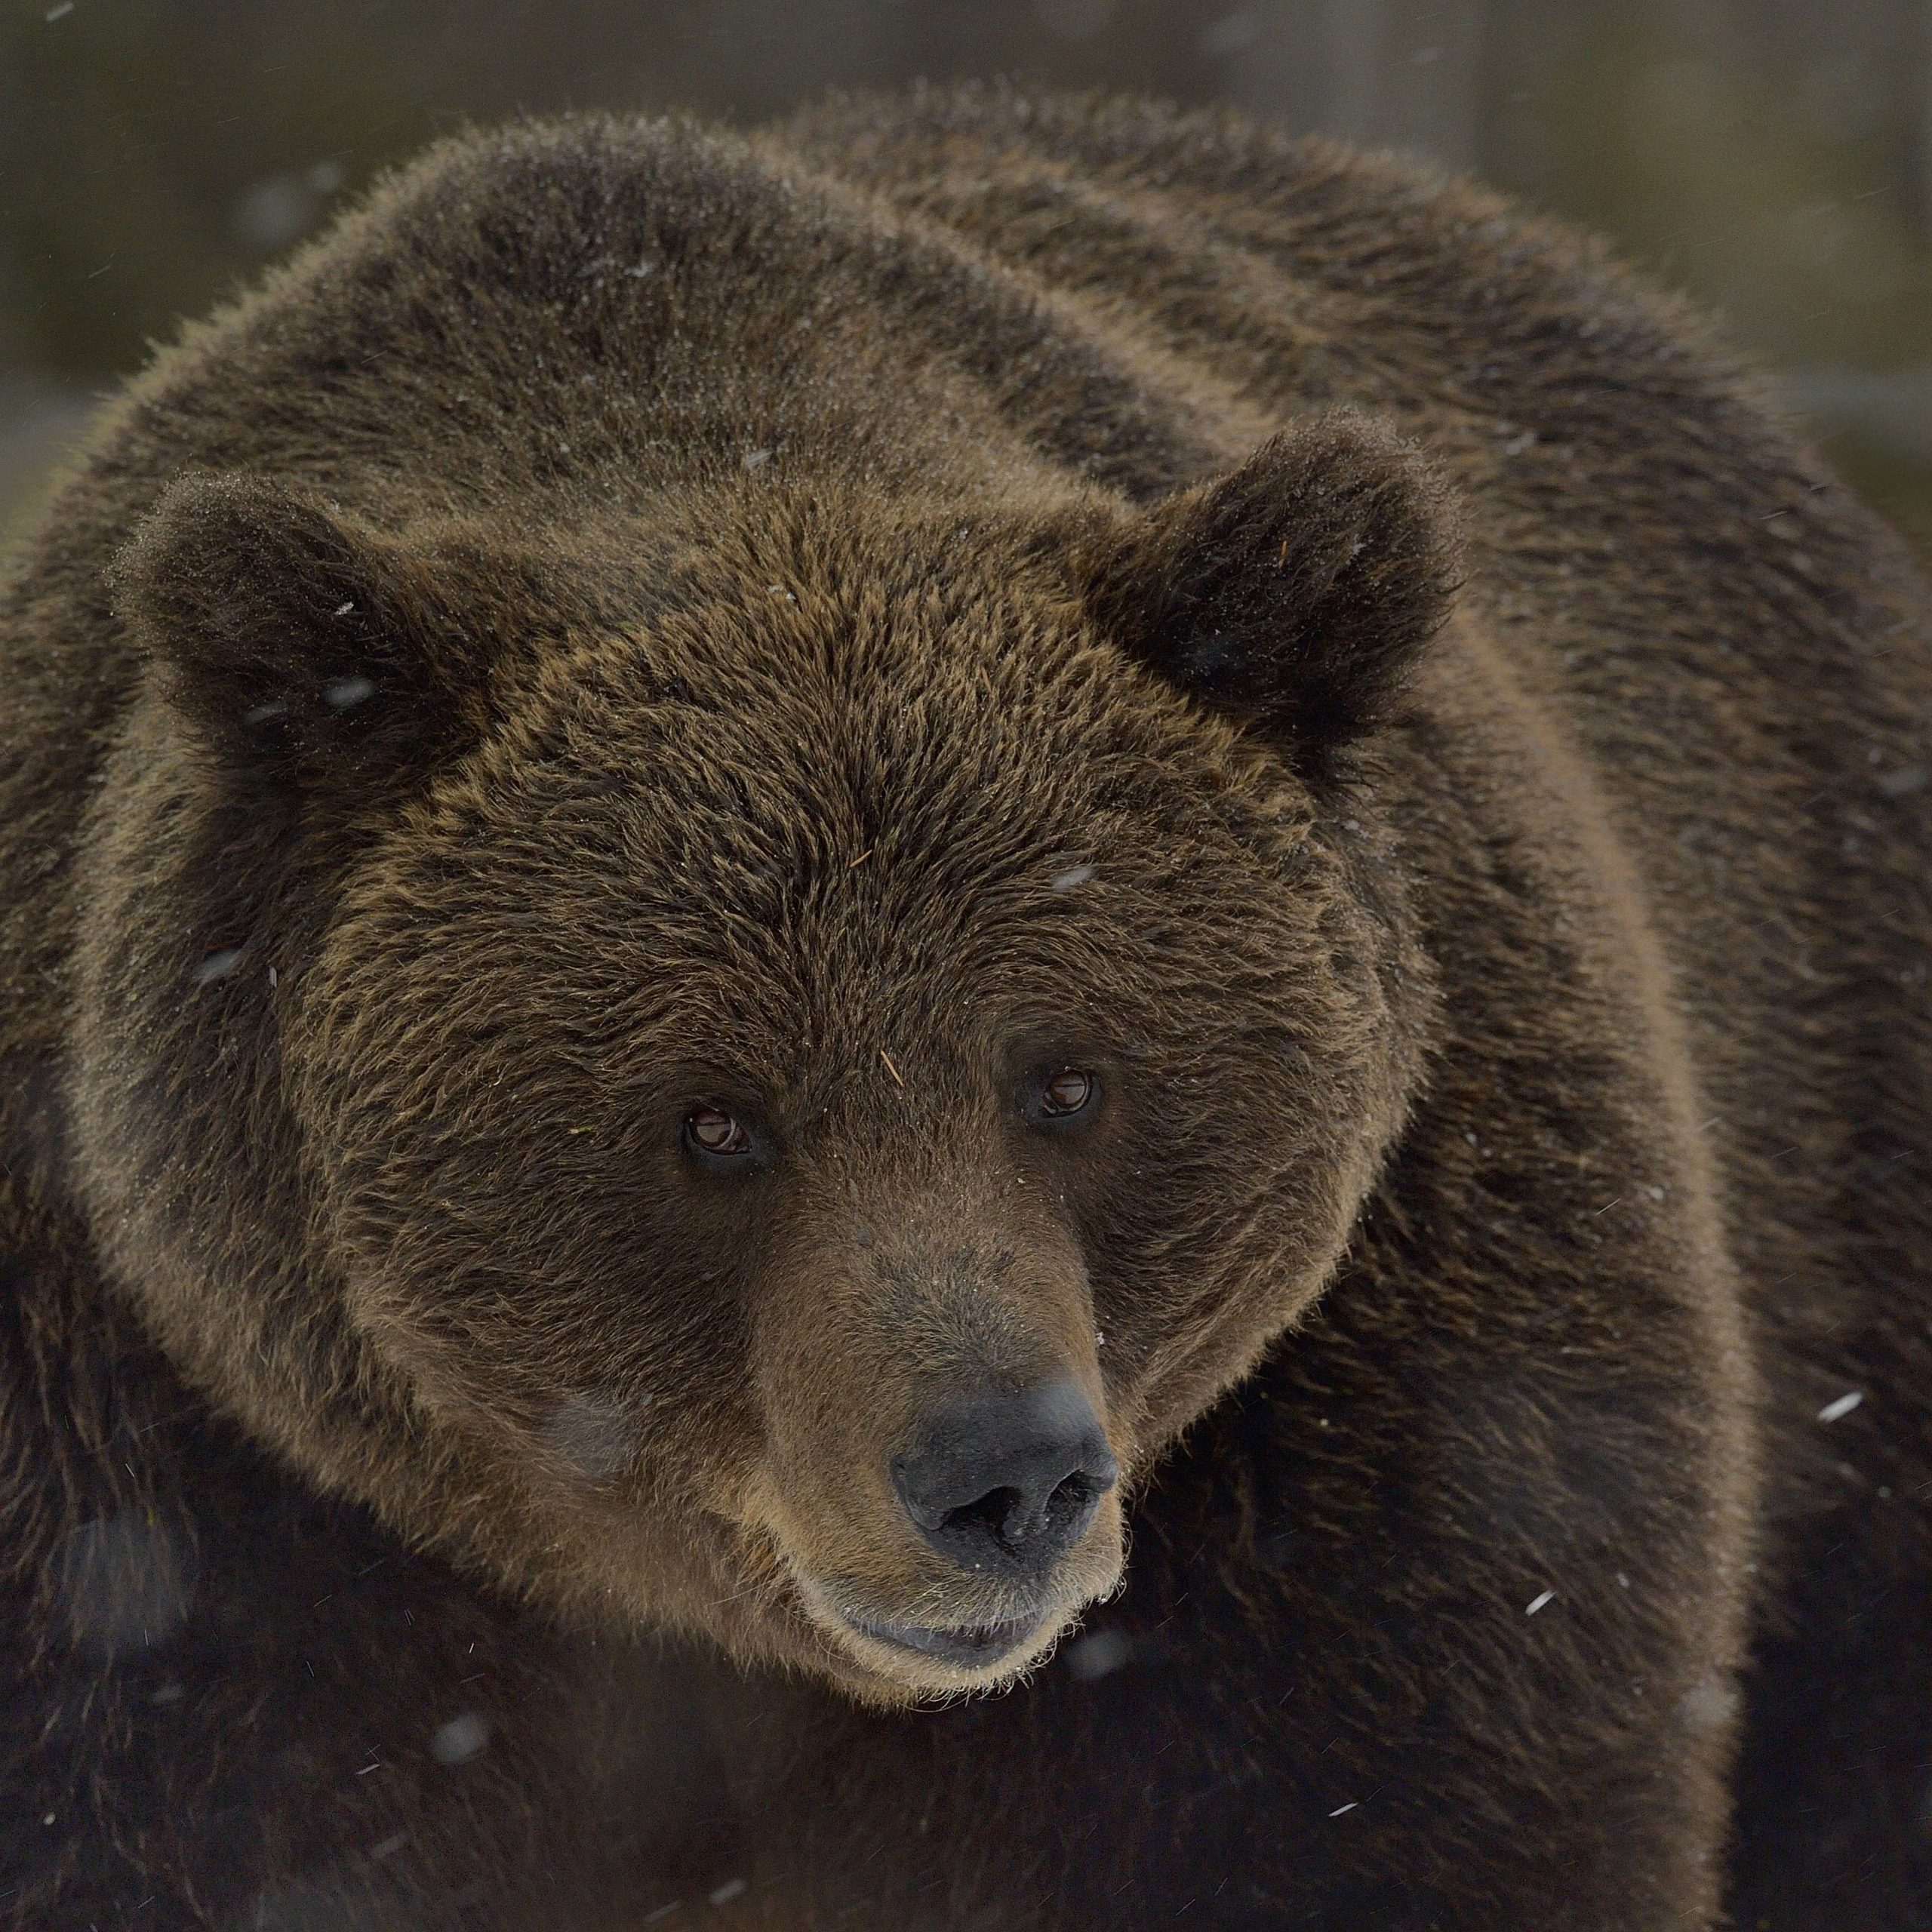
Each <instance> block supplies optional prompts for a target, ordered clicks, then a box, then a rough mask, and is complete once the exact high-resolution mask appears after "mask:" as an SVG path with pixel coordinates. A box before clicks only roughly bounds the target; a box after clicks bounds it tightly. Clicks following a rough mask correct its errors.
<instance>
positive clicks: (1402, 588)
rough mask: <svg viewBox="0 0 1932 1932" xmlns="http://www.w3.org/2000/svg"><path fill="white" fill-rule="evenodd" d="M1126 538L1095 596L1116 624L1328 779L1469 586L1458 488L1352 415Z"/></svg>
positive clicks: (1156, 512)
mask: <svg viewBox="0 0 1932 1932" xmlns="http://www.w3.org/2000/svg"><path fill="white" fill-rule="evenodd" d="M1110 548H1111V555H1109V557H1107V558H1105V559H1104V560H1103V561H1100V568H1099V570H1098V572H1097V576H1096V577H1095V578H1094V580H1093V581H1092V583H1091V586H1090V589H1089V596H1090V600H1091V603H1092V605H1093V607H1094V611H1095V614H1096V616H1097V618H1098V620H1099V621H1100V623H1101V624H1102V626H1103V628H1104V629H1106V632H1108V634H1109V635H1111V636H1112V638H1114V639H1115V641H1117V642H1118V643H1119V644H1120V645H1121V646H1122V647H1123V648H1124V649H1126V650H1127V651H1128V652H1129V653H1130V654H1131V655H1132V656H1134V657H1136V658H1137V659H1139V660H1140V661H1141V662H1142V663H1144V664H1146V666H1149V668H1150V669H1153V670H1155V671H1157V672H1160V673H1161V675H1163V676H1164V677H1166V678H1170V679H1171V681H1173V682H1174V684H1176V685H1179V686H1180V688H1181V689H1182V690H1183V691H1187V692H1189V693H1190V694H1192V695H1194V696H1195V697H1198V698H1200V699H1201V700H1203V701H1204V702H1205V703H1209V704H1211V705H1213V706H1215V707H1217V709H1222V710H1225V711H1227V712H1231V713H1232V714H1234V715H1236V716H1238V717H1241V718H1244V719H1249V720H1252V721H1254V723H1255V724H1257V726H1259V727H1260V728H1261V729H1263V730H1264V731H1266V732H1268V733H1269V735H1271V736H1272V737H1275V738H1276V739H1277V740H1279V741H1280V742H1281V743H1282V744H1283V746H1284V749H1287V750H1288V751H1289V752H1291V755H1294V757H1295V758H1296V760H1297V764H1299V765H1300V767H1301V768H1302V769H1303V770H1304V771H1306V772H1308V773H1309V774H1310V775H1311V776H1322V775H1324V774H1326V773H1327V771H1328V770H1329V769H1330V768H1331V764H1332V761H1333V759H1334V755H1335V754H1336V753H1337V752H1338V751H1340V750H1341V749H1343V747H1344V746H1347V745H1349V744H1350V743H1353V742H1354V741H1355V740H1358V739H1360V738H1361V737H1364V736H1365V735H1367V734H1369V733H1370V732H1371V731H1374V730H1375V729H1376V728H1377V726H1379V725H1380V724H1382V723H1383V722H1384V721H1386V718H1387V717H1388V715H1389V712H1390V710H1391V709H1392V706H1393V704H1394V703H1395V700H1396V699H1397V698H1398V696H1399V695H1400V694H1401V690H1402V688H1403V686H1404V683H1405V681H1406V680H1407V675H1408V673H1409V671H1410V669H1411V666H1412V665H1413V664H1414V661H1415V660H1416V658H1417V656H1418V655H1419V654H1420V651H1422V649H1423V647H1424V646H1425V645H1426V644H1427V643H1428V641H1429V639H1430V638H1431V637H1432V636H1433V635H1435V631H1436V630H1437V629H1438V626H1440V625H1441V623H1442V621H1443V620H1444V617H1446V616H1447V614H1448V609H1449V603H1450V599H1451V597H1452V596H1453V595H1454V592H1455V589H1456V582H1457V571H1456V564H1457V543H1456V540H1455V537H1454V528H1453V518H1452V513H1451V505H1450V502H1449V497H1448V493H1447V490H1446V489H1445V488H1444V486H1443V485H1442V484H1441V481H1439V480H1438V478H1437V477H1436V475H1435V472H1434V471H1433V470H1432V469H1430V468H1429V466H1428V465H1427V464H1426V463H1424V462H1423V460H1422V458H1421V457H1420V456H1419V455H1418V454H1417V452H1416V451H1414V448H1411V446H1410V445H1407V444H1406V443H1404V442H1403V441H1401V440H1400V439H1399V438H1397V437H1396V436H1395V435H1392V433H1391V432H1389V430H1387V429H1384V428H1383V426H1381V425H1380V424H1379V423H1375V422H1374V421H1372V420H1371V419H1369V418H1367V417H1362V416H1358V415H1355V414H1352V413H1351V412H1347V411H1342V412H1338V413H1337V414H1334V415H1331V416H1327V417H1321V418H1318V419H1317V420H1315V421H1313V422H1312V423H1308V424H1306V425H1305V426H1302V427H1300V428H1299V429H1293V430H1291V431H1289V432H1287V433H1285V434H1284V435H1279V436H1276V437H1275V438H1272V440H1271V441H1269V442H1267V443H1265V444H1263V445H1262V447H1261V448H1260V449H1259V450H1257V451H1256V452H1255V453H1254V455H1253V456H1251V457H1249V458H1248V459H1247V461H1246V462H1245V463H1243V464H1242V465H1241V467H1240V468H1239V469H1235V470H1234V471H1232V472H1230V473H1229V474H1228V475H1225V476H1222V477H1220V478H1216V479H1215V480H1214V481H1212V482H1209V483H1206V484H1203V485H1200V486H1199V487H1198V488H1195V489H1192V490H1189V491H1183V492H1182V493H1181V494H1178V495H1177V496H1174V497H1169V498H1168V499H1167V500H1165V501H1164V502H1163V503H1157V504H1155V506H1153V508H1152V509H1150V510H1149V511H1147V512H1145V513H1144V514H1143V515H1142V516H1140V518H1137V519H1136V521H1135V522H1134V525H1133V526H1131V529H1130V531H1128V534H1127V536H1126V538H1125V540H1124V543H1123V542H1121V541H1119V540H1118V539H1116V540H1115V543H1114V544H1113V545H1112V546H1110Z"/></svg>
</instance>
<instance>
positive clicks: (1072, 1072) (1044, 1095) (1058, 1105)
mask: <svg viewBox="0 0 1932 1932" xmlns="http://www.w3.org/2000/svg"><path fill="white" fill-rule="evenodd" d="M1099 1091H1100V1082H1099V1081H1097V1080H1096V1079H1095V1078H1094V1076H1093V1075H1091V1073H1088V1072H1084V1071H1083V1070H1082V1069H1081V1068H1079V1067H1077V1066H1063V1067H1062V1068H1061V1069H1060V1071H1059V1072H1057V1073H1056V1074H1055V1075H1054V1076H1053V1077H1052V1078H1051V1079H1050V1080H1048V1081H1047V1082H1046V1083H1045V1084H1044V1086H1042V1087H1041V1089H1040V1111H1041V1113H1043V1114H1044V1115H1046V1116H1047V1117H1048V1118H1049V1119H1050V1120H1065V1119H1066V1118H1068V1117H1069V1115H1074V1114H1077V1113H1082V1112H1084V1111H1085V1110H1086V1109H1088V1107H1090V1106H1092V1105H1093V1103H1094V1096H1095V1095H1096V1094H1097V1093H1098V1092H1099Z"/></svg>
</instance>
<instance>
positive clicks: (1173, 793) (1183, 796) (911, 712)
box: [332, 638, 1312, 1083]
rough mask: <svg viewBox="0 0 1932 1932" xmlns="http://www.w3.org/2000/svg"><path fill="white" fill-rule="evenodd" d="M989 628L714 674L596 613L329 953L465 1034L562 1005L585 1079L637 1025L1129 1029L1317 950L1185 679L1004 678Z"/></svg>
mask: <svg viewBox="0 0 1932 1932" xmlns="http://www.w3.org/2000/svg"><path fill="white" fill-rule="evenodd" d="M662 645H663V640H662V639H661V638H645V639H643V640H641V641H640V640H638V639H627V638H611V639H608V640H605V641H602V642H601V643H600V644H599V645H598V647H597V648H595V651H594V652H593V653H592V654H591V661H590V662H589V663H585V662H583V661H581V660H580V662H579V663H577V664H576V665H575V666H573V667H572V668H571V671H570V673H569V675H568V678H561V677H560V678H559V679H558V680H557V681H555V688H554V689H553V690H552V691H551V692H549V694H547V695H546V697H543V698H542V699H540V700H539V701H538V702H537V703H534V704H533V705H532V706H531V707H530V708H529V709H528V711H527V712H525V713H524V714H523V715H521V716H519V717H518V718H516V719H515V721H514V723H513V726H512V728H510V729H509V730H506V731H504V732H503V733H502V734H500V735H499V737H497V740H495V741H494V743H491V744H490V745H489V746H486V747H485V748H484V749H482V750H481V751H480V752H478V754H476V755H475V756H474V757H473V758H472V759H471V760H469V761H467V762H466V764H464V765H463V766H462V767H460V768H459V769H457V771H454V772H452V773H451V774H448V775H447V777H446V778H445V780H444V782H443V783H441V785H440V786H438V788H437V789H436V791H435V793H434V795H432V798H431V799H430V800H429V801H426V803H425V804H424V805H423V807H422V808H419V809H417V810H416V811H413V812H411V814H408V815H407V816H406V817H405V820H404V821H403V823H401V825H399V826H398V827H397V828H396V829H395V832H393V834H392V835H391V837H390V838H389V839H388V840H387V841H386V844H385V846H384V848H383V851H382V852H381V854H380V856H379V857H378V859H377V861H376V862H375V863H373V864H372V865H371V866H369V867H368V868H367V869H365V872H363V873H362V875H361V876H360V877H359V878H358V880H357V881H356V882H355V885H354V887H353V888H352V891H351V894H350V897H349V903H348V905H347V906H346V908H345V914H346V916H345V918H344V919H343V921H341V922H340V924H339V926H338V928H337V939H336V942H335V943H334V947H333V949H332V951H333V955H334V958H333V962H332V966H333V971H334V974H336V975H337V977H338V978H339V980H350V981H358V982H362V983H367V982H368V980H369V979H370V978H371V976H372V974H375V973H377V972H379V971H380V972H381V973H383V974H386V975H388V976H389V978H388V982H387V983H386V985H385V986H384V988H383V991H382V992H381V995H380V997H381V998H383V1000H384V1001H388V1002H391V1003H395V1002H398V1001H400V1002H401V1004H404V1005H407V1006H409V1007H412V1008H414V1007H419V1006H422V1007H431V1008H441V1009H442V1011H443V1012H444V1014H445V1026H447V1027H448V1029H451V1031H452V1033H453V1037H458V1038H460V1035H461V1033H462V1032H464V1031H466V1030H468V1028H467V1025H466V1019H467V1020H474V1019H475V1017H477V1016H478V1015H480V1014H483V1013H485V1011H488V1013H489V1014H491V1016H492V1018H493V1023H501V1022H502V1021H503V1020H504V1019H505V1018H506V1017H509V1018H510V1019H512V1020H513V1021H514V1020H519V1019H520V1020H521V1021H522V1022H524V1023H527V1025H528V1027H529V1028H530V1029H541V1030H543V1031H545V1032H550V1033H552V1034H555V1033H558V1032H562V1031H566V1030H568V1031H569V1032H572V1033H574V1035H575V1037H576V1038H577V1041H578V1044H579V1046H580V1049H581V1051H583V1053H584V1054H586V1056H587V1057H589V1059H590V1060H592V1063H594V1064H595V1066H597V1068H598V1071H599V1072H600V1075H602V1074H607V1073H611V1072H613V1071H614V1069H617V1068H620V1067H621V1066H624V1065H626V1063H634V1062H635V1060H636V1057H637V1056H638V1053H639V1051H640V1049H641V1048H647V1047H648V1048H650V1049H651V1050H652V1051H654V1052H655V1053H657V1054H661V1055H664V1056H667V1057H669V1056H674V1055H682V1056H685V1057H701V1058H702V1059H703V1060H704V1061H706V1063H710V1064H712V1065H715V1066H718V1067H721V1068H722V1069H725V1070H740V1069H741V1070H743V1071H744V1072H746V1073H748V1074H749V1073H753V1072H755V1073H756V1074H757V1075H758V1076H759V1077H760V1078H761V1079H764V1080H768V1081H778V1082H784V1083H789V1078H790V1077H791V1076H792V1074H794V1073H796V1074H797V1075H798V1076H799V1077H801V1078H802V1077H804V1069H805V1067H806V1066H807V1064H808V1062H810V1061H812V1060H820V1059H822V1058H823V1057H824V1056H825V1055H826V1054H831V1055H832V1057H834V1058H835V1059H838V1060H840V1061H841V1063H843V1062H846V1061H849V1060H850V1059H851V1056H852V1055H853V1054H854V1053H860V1052H863V1053H866V1054H869V1053H870V1052H871V1051H872V1048H874V1047H875V1046H876V1045H877V1044H878V1038H879V1036H880V1035H881V1031H882V1030H883V1031H884V1032H890V1033H891V1034H892V1035H894V1038H897V1039H898V1040H899V1041H902V1042H903V1043H906V1044H907V1046H908V1047H909V1048H910V1049H912V1050H914V1051H920V1052H923V1053H924V1054H927V1055H928V1056H929V1057H931V1056H943V1055H952V1054H964V1055H968V1056H971V1057H983V1049H984V1048H989V1047H992V1046H993V1045H994V1044H995V1041H1003V1042H1004V1043H1005V1044H1008V1045H1010V1044H1012V1043H1013V1042H1014V1041H1021V1040H1028V1039H1044V1038H1047V1037H1048V1036H1051V1035H1058V1036H1059V1037H1060V1038H1063V1039H1065V1038H1069V1037H1077V1036H1080V1035H1085V1036H1087V1037H1090V1038H1091V1037H1094V1036H1096V1035H1100V1034H1103V1033H1106V1032H1112V1033H1113V1034H1115V1035H1121V1034H1138V1033H1141V1032H1148V1031H1149V1030H1151V1029H1155V1027H1156V1026H1158V1020H1159V1016H1160V1015H1161V1012H1162V1011H1164V1010H1171V1008H1172V1007H1173V1006H1174V1002H1175V1001H1176V1000H1177V998H1185V997H1186V995H1187V994H1188V993H1189V992H1190V991H1192V990H1193V989H1196V988H1201V989H1206V988H1207V986H1210V985H1211V984H1218V983H1224V981H1225V980H1226V976H1227V975H1228V974H1229V973H1230V972H1239V971H1242V970H1243V968H1244V967H1245V968H1246V969H1247V971H1248V972H1249V973H1250V974H1252V975H1265V976H1266V977H1269V978H1271V979H1272V977H1274V976H1275V974H1276V973H1277V972H1278V971H1279V970H1280V968H1281V966H1282V964H1284V962H1285V961H1288V960H1291V958H1294V956H1295V955H1297V954H1300V953H1303V952H1305V951H1306V944H1307V932H1306V927H1307V924H1308V923H1309V920H1310V918H1312V911H1311V909H1310V908H1309V907H1308V906H1299V905H1298V904H1297V894H1295V893H1294V891H1292V890H1291V889H1289V888H1290V886H1291V882H1292V881H1293V880H1294V878H1295V876H1296V875H1297V871H1298V869H1297V866H1296V864H1295V863H1294V861H1295V859H1296V857H1297V856H1298V854H1300V851H1301V849H1302V847H1303V842H1304V840H1305V835H1306V821H1305V817H1304V816H1303V810H1302V808H1303V806H1304V805H1305V800H1304V799H1303V798H1302V795H1300V793H1299V792H1297V791H1295V790H1294V788H1292V787H1288V788H1287V791H1286V795H1284V796H1282V797H1279V798H1278V797H1275V795H1273V791H1274V788H1275V784H1276V781H1275V780H1274V779H1273V778H1272V775H1271V774H1270V773H1269V771H1268V768H1267V765H1266V761H1255V760H1254V759H1252V758H1248V759H1246V760H1245V761H1244V759H1243V758H1242V757H1241V756H1240V755H1231V753H1230V749H1229V742H1228V734H1226V733H1225V732H1224V731H1222V730H1221V729H1220V727H1218V725H1214V724H1211V723H1203V722H1197V721H1195V720H1193V719H1192V718H1189V715H1188V714H1187V709H1186V706H1185V705H1184V704H1183V703H1182V702H1181V701H1180V700H1165V699H1164V700H1163V703H1162V706H1161V708H1159V709H1155V710H1152V711H1151V712H1150V708H1149V707H1148V706H1146V705H1145V704H1144V703H1143V704H1142V705H1140V706H1124V705H1122V704H1121V703H1120V702H1119V700H1118V685H1119V681H1120V677H1121V672H1120V668H1119V666H1118V663H1111V662H1101V661H1095V662H1094V663H1087V662H1085V661H1084V659H1086V658H1091V659H1094V660H1101V659H1102V658H1103V656H1104V655H1105V654H1103V653H1102V652H1100V651H1098V650H1097V649H1094V648H1092V647H1091V646H1088V647H1081V648H1075V649H1074V650H1072V651H1069V652H1067V653H1064V654H1062V656H1061V657H1060V659H1059V660H1058V661H1057V662H1056V663H1053V664H1051V665H1050V666H1039V665H1035V666H1034V667H1032V670H1031V672H1030V674H1026V675H1022V674H1019V673H1016V672H1014V669H1013V668H1012V667H1011V666H1007V667H1005V668H1004V669H1001V668H1000V667H999V666H998V663H997V658H996V654H994V653H992V652H989V651H987V650H986V649H985V648H983V647H984V645H985V640H984V639H983V638H982V639H980V641H979V648H974V645H972V644H971V641H960V642H959V643H958V646H957V648H955V651H954V652H953V653H952V654H950V655H944V656H940V657H937V658H935V657H934V656H933V655H932V654H927V655H926V656H924V657H920V656H919V655H918V654H908V655H907V656H906V657H905V658H904V660H903V661H902V663H900V666H899V669H898V675H897V676H895V677H893V678H890V679H888V678H884V677H881V676H878V675H870V676H868V675H854V674H853V672H852V669H851V666H850V664H849V663H847V662H845V661H844V660H841V658H840V657H838V656H836V655H832V656H830V657H823V656H822V657H819V658H818V659H817V663H816V666H814V665H813V664H812V663H808V662H806V661H804V660H803V659H802V658H801V657H800V656H798V655H796V654H792V655H787V656H781V657H773V656H772V655H771V654H770V653H769V652H768V653H767V654H766V657H765V658H764V661H762V662H761V663H756V664H753V663H749V662H747V661H746V660H744V659H743V658H741V659H740V661H739V662H737V663H735V664H733V663H723V664H720V663H718V658H717V657H713V658H712V666H715V667H716V669H715V676H713V677H712V678H710V679H709V681H708V680H707V670H708V669H709V668H710V667H707V666H706V665H705V664H704V663H703V660H702V658H701V657H699V656H698V654H685V656H684V657H682V659H681V660H680V663H681V669H679V670H678V672H675V673H673V674H671V675H666V669H665V653H664V651H663V648H662ZM1163 711H1164V712H1168V713H1171V715H1170V716H1167V717H1165V718H1163V717H1162V715H1161V712H1163ZM1150 718H1151V720H1152V723H1151V724H1150ZM1244 764H1245V766H1247V767H1251V769H1244ZM399 961H400V962H401V963H402V970H401V972H400V973H397V972H396V971H395V968H396V966H397V965H398V962H399ZM379 962H380V963H379ZM1251 983H1253V981H1252V980H1251ZM848 1035H849V1036H850V1037H849V1038H848ZM861 1035H863V1038H860V1036H861Z"/></svg>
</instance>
